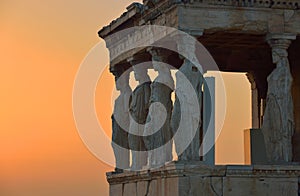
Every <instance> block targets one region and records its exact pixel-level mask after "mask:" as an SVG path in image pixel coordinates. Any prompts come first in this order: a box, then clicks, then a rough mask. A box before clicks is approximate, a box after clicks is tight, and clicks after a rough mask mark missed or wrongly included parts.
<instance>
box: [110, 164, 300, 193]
mask: <svg viewBox="0 0 300 196" xmlns="http://www.w3.org/2000/svg"><path fill="white" fill-rule="evenodd" d="M299 176H300V166H291V165H286V166H283V165H273V166H266V165H255V166H214V167H210V166H207V165H204V164H201V163H200V162H189V163H180V162H175V163H171V164H168V165H166V166H164V167H163V168H160V169H154V170H146V171H141V172H125V173H122V174H113V173H107V180H108V182H109V184H110V195H120V196H121V195H122V196H145V195H147V196H158V195H164V196H181V195H195V196H201V195H203V196H207V195H216V196H217V195H218V196H219V195H224V196H226V195H230V196H241V195H272V196H282V195H298V178H299Z"/></svg>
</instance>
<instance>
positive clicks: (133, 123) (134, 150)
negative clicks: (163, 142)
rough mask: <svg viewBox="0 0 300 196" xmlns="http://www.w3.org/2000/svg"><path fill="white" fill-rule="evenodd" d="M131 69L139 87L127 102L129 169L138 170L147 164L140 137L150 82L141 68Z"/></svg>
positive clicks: (145, 71)
mask: <svg viewBox="0 0 300 196" xmlns="http://www.w3.org/2000/svg"><path fill="white" fill-rule="evenodd" d="M133 69H134V76H135V79H136V80H137V81H138V82H139V85H138V86H137V87H136V89H135V90H134V91H133V93H132V96H131V98H130V101H129V104H130V106H129V111H130V115H131V119H130V127H129V133H130V134H129V136H128V141H129V148H130V150H131V155H132V165H131V169H132V170H140V169H142V167H143V166H145V165H146V164H147V152H145V150H146V148H145V144H144V141H143V137H142V136H143V134H144V127H145V123H146V119H147V115H148V110H149V100H150V95H151V89H150V85H151V81H150V78H149V76H148V74H147V69H144V68H141V67H134V68H133Z"/></svg>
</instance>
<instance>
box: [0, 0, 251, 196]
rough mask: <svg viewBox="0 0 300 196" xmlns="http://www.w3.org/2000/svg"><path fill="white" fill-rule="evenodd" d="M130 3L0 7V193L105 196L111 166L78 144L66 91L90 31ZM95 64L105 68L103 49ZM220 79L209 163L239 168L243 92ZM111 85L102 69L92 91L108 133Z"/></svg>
mask: <svg viewBox="0 0 300 196" xmlns="http://www.w3.org/2000/svg"><path fill="white" fill-rule="evenodd" d="M131 2H132V1H130V0H113V1H104V0H87V1H71V0H64V1H58V0H52V1H38V0H28V1H23V0H1V1H0V24H1V27H0V54H1V58H0V61H1V72H0V89H1V91H0V92H1V101H0V108H1V110H0V119H1V120H0V122H1V123H0V195H4V196H17V195H18V196H19V195H22V196H27V195H28V196H41V195H42V196H48V195H49V196H53V195H56V196H65V195H72V196H82V195H91V196H93V195H95V196H96V195H108V184H107V182H106V180H105V172H106V171H110V170H111V169H112V168H111V167H110V166H108V165H106V164H104V163H102V162H101V161H99V160H98V159H97V158H96V157H95V156H93V155H92V153H90V152H89V151H88V149H87V148H86V146H85V145H84V143H83V142H82V141H81V139H80V137H79V135H78V133H77V130H76V127H75V123H74V119H73V115H72V90H73V84H74V79H75V76H76V72H77V70H78V68H79V66H80V63H81V62H82V60H83V59H84V57H85V56H86V54H87V53H88V52H89V50H90V49H91V48H92V47H93V46H94V45H95V44H97V43H98V42H99V40H100V39H99V38H98V36H97V32H98V30H99V29H100V28H101V27H102V26H104V25H107V24H108V23H109V22H110V21H111V20H113V19H115V18H117V17H119V16H120V15H121V14H122V13H123V11H124V10H125V8H126V7H127V6H128V5H129V4H130V3H131ZM99 59H100V60H99V63H100V64H105V63H108V58H107V51H106V50H105V49H104V47H103V51H100V52H99ZM233 75H234V76H233ZM223 77H224V81H225V85H226V90H227V107H228V110H227V116H226V122H225V126H224V131H222V133H221V135H220V137H219V140H218V146H217V158H216V160H217V162H218V163H232V164H238V163H243V154H242V152H243V135H242V133H243V129H246V128H249V127H250V125H251V124H250V106H249V104H250V86H249V82H248V81H247V79H246V78H245V76H244V75H241V74H223ZM112 83H113V77H112V76H111V75H110V74H109V73H108V71H107V70H106V72H105V73H104V74H103V75H102V77H101V79H100V81H99V83H98V84H99V85H98V88H97V91H96V100H97V101H96V107H97V114H98V118H99V122H100V123H101V124H102V125H103V128H104V129H105V131H106V132H107V134H108V135H110V132H111V129H110V126H111V125H110V115H111V99H110V97H111V95H110V94H111V91H112V88H111V87H109V86H111V84H112ZM237 93H238V94H237ZM104 94H105V96H104ZM241 97H242V98H244V99H241Z"/></svg>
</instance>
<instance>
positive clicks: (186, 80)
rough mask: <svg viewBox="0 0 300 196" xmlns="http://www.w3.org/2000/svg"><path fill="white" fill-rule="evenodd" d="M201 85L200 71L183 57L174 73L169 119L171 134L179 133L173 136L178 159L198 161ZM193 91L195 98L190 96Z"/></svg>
mask: <svg viewBox="0 0 300 196" xmlns="http://www.w3.org/2000/svg"><path fill="white" fill-rule="evenodd" d="M202 85H203V76H202V73H201V72H200V71H199V69H198V68H197V67H196V66H195V65H194V64H193V63H192V62H190V61H189V60H188V59H184V63H183V64H182V66H181V67H180V69H179V70H178V71H177V73H176V90H175V96H176V97H175V103H174V110H173V113H172V121H171V125H172V130H173V134H174V135H175V134H176V132H177V131H178V134H180V135H179V137H174V140H175V141H174V143H175V149H176V153H177V154H178V160H181V161H200V151H199V150H200V127H201V112H200V111H201V106H202V105H201V104H202ZM193 93H195V95H196V96H195V98H196V99H195V98H193V97H192V96H193ZM179 124H180V126H179ZM176 138H178V139H176ZM187 144H189V145H187Z"/></svg>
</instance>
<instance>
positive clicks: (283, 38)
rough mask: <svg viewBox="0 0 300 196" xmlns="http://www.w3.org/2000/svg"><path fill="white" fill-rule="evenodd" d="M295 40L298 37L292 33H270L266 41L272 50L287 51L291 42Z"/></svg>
mask: <svg viewBox="0 0 300 196" xmlns="http://www.w3.org/2000/svg"><path fill="white" fill-rule="evenodd" d="M295 39H296V35H295V34H290V33H270V34H268V35H267V36H266V40H267V42H268V44H269V45H270V46H271V48H272V49H284V50H287V49H288V47H289V46H290V44H291V41H292V40H295Z"/></svg>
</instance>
